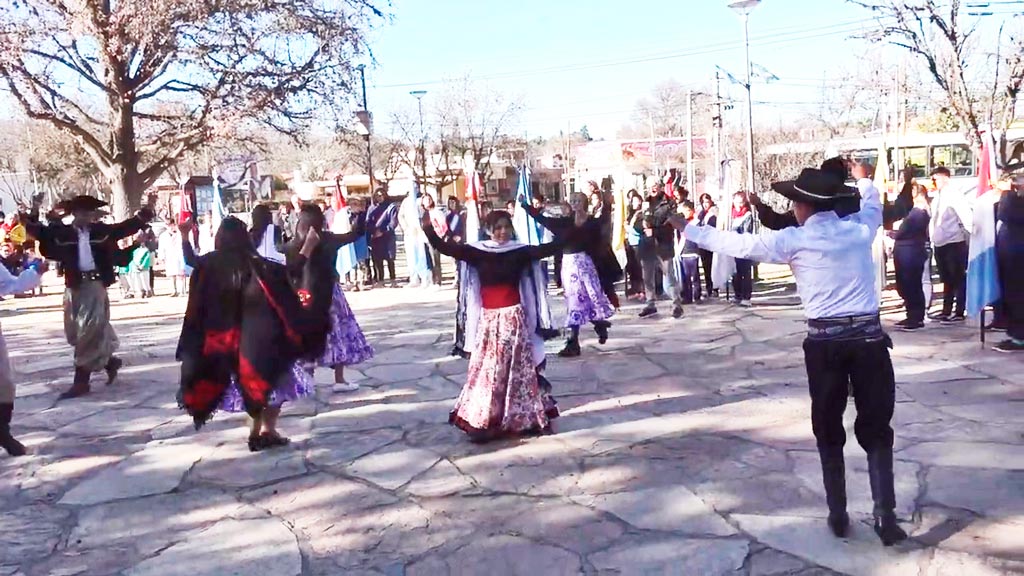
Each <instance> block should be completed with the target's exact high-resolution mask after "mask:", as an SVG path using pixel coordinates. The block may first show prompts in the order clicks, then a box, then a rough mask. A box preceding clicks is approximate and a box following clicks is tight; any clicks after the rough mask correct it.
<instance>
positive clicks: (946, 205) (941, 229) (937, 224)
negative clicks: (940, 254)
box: [928, 186, 971, 247]
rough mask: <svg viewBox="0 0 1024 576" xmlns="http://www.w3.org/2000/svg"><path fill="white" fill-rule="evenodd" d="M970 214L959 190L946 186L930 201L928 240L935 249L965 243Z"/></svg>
mask: <svg viewBox="0 0 1024 576" xmlns="http://www.w3.org/2000/svg"><path fill="white" fill-rule="evenodd" d="M970 219H971V214H970V206H969V205H968V202H967V199H966V198H965V197H964V195H963V194H962V193H961V192H960V191H959V190H954V189H952V187H951V186H946V187H945V188H944V189H942V190H941V191H939V193H938V194H937V195H936V196H935V200H934V201H932V219H931V222H930V223H929V226H928V233H929V238H931V241H932V245H933V246H935V247H940V246H945V245H947V244H954V243H957V242H966V241H967V230H969V229H970V225H971V222H970Z"/></svg>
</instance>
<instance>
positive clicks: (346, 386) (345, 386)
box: [334, 382, 359, 392]
mask: <svg viewBox="0 0 1024 576" xmlns="http://www.w3.org/2000/svg"><path fill="white" fill-rule="evenodd" d="M356 390H359V384H356V383H354V382H335V383H334V391H335V392H355V391H356Z"/></svg>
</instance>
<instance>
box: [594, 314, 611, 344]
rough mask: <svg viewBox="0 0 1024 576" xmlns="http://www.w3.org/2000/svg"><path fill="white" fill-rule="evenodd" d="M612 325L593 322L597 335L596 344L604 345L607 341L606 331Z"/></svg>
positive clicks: (602, 321) (605, 321) (607, 322)
mask: <svg viewBox="0 0 1024 576" xmlns="http://www.w3.org/2000/svg"><path fill="white" fill-rule="evenodd" d="M611 326H612V323H611V322H609V321H607V320H594V332H595V333H596V334H597V343H598V344H604V343H605V342H607V341H608V329H609V328H611Z"/></svg>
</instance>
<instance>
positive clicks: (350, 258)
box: [330, 176, 359, 278]
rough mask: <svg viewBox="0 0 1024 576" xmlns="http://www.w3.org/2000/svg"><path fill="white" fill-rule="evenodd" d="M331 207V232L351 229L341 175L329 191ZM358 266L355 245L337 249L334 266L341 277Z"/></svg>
mask: <svg viewBox="0 0 1024 576" xmlns="http://www.w3.org/2000/svg"><path fill="white" fill-rule="evenodd" d="M331 208H332V209H334V218H333V219H332V220H331V224H330V225H331V232H333V233H335V234H347V233H349V232H351V231H352V214H351V213H350V212H349V209H348V202H347V201H346V200H345V194H344V193H343V192H342V191H341V176H338V177H337V178H335V179H334V192H333V193H331ZM358 266H359V261H358V260H357V259H356V245H355V243H354V242H353V243H349V244H346V245H344V246H342V247H341V248H340V249H339V250H338V255H337V256H336V257H335V261H334V267H335V269H336V270H337V271H338V275H339V276H341V278H345V274H348V273H349V272H351V271H353V270H355V269H356V268H357V267H358Z"/></svg>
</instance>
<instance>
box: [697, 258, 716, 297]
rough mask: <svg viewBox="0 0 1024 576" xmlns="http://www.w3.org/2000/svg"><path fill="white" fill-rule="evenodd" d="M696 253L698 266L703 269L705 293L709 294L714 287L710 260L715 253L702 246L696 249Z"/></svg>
mask: <svg viewBox="0 0 1024 576" xmlns="http://www.w3.org/2000/svg"><path fill="white" fill-rule="evenodd" d="M697 253H698V254H700V266H701V268H703V269H704V287H705V288H707V294H708V296H710V295H711V291H712V290H714V288H715V286H714V282H712V281H711V262H712V259H713V258H714V257H715V253H714V252H712V251H711V250H704V249H703V248H701V249H699V250H697Z"/></svg>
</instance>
